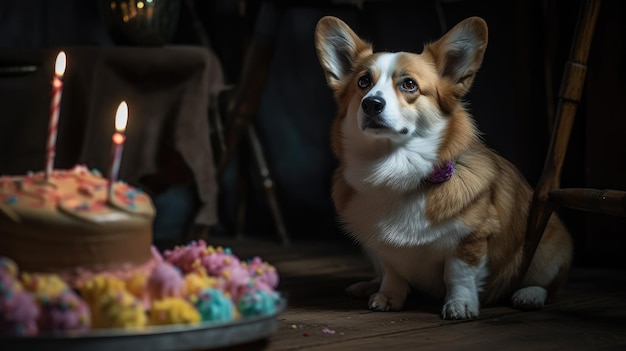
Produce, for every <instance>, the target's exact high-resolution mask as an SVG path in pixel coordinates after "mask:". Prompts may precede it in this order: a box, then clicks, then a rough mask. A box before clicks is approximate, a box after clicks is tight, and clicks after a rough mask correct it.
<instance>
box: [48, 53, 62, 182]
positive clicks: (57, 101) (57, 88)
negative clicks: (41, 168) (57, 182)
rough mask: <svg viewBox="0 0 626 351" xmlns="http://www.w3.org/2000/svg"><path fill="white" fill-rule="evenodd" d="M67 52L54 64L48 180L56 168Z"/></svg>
mask: <svg viewBox="0 0 626 351" xmlns="http://www.w3.org/2000/svg"><path fill="white" fill-rule="evenodd" d="M65 66H66V58H65V52H63V51H61V52H59V54H58V55H57V59H56V62H55V65H54V78H52V102H51V103H50V122H49V123H50V124H49V126H48V144H47V149H46V168H45V175H46V181H47V180H49V179H50V175H51V174H52V170H53V168H54V156H55V154H56V143H57V131H58V129H59V111H60V109H61V93H62V92H63V74H64V73H65Z"/></svg>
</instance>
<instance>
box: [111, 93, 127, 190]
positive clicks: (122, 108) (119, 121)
mask: <svg viewBox="0 0 626 351" xmlns="http://www.w3.org/2000/svg"><path fill="white" fill-rule="evenodd" d="M127 122H128V105H127V104H126V101H122V102H121V103H120V105H119V107H118V108H117V112H116V113H115V133H113V138H112V139H113V152H112V156H111V167H110V170H109V199H110V200H111V199H113V196H114V185H115V183H116V182H117V177H118V175H119V171H120V162H121V161H122V150H123V149H124V141H125V140H126V135H124V132H125V131H126V123H127Z"/></svg>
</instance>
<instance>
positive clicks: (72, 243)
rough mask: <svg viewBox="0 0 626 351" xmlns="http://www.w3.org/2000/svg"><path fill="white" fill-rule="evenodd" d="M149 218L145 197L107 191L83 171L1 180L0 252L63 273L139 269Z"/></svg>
mask: <svg viewBox="0 0 626 351" xmlns="http://www.w3.org/2000/svg"><path fill="white" fill-rule="evenodd" d="M109 190H112V191H109ZM154 215H155V209H154V206H153V203H152V200H151V199H150V197H149V196H148V195H147V194H145V193H143V192H141V191H140V190H139V189H137V188H134V187H132V186H130V185H128V184H126V183H123V182H116V183H115V184H113V187H112V189H109V181H108V180H107V179H106V178H104V177H102V175H101V174H100V173H99V172H98V171H96V170H89V169H87V168H86V167H85V166H81V165H77V166H75V167H74V168H73V169H69V170H54V171H52V172H51V174H49V176H48V177H46V175H45V174H44V173H43V172H40V173H33V174H28V175H25V176H2V177H0V255H3V256H7V257H11V258H12V259H13V260H15V261H16V263H17V264H18V265H19V266H20V268H21V269H23V270H24V271H28V272H46V273H58V274H62V275H64V276H79V275H80V274H81V273H82V272H92V273H93V272H99V271H109V270H113V269H123V268H124V267H137V266H140V265H142V264H147V263H148V262H150V261H151V260H152V253H151V245H152V222H153V219H154Z"/></svg>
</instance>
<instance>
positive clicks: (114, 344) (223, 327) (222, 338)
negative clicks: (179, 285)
mask: <svg viewBox="0 0 626 351" xmlns="http://www.w3.org/2000/svg"><path fill="white" fill-rule="evenodd" d="M285 307H286V301H285V300H284V299H282V300H281V301H280V303H279V306H278V308H277V309H276V313H274V314H270V315H265V316H259V317H246V318H241V319H238V320H236V321H233V322H226V323H224V322H222V323H215V322H202V323H200V324H195V325H167V326H150V327H145V328H142V329H137V330H127V329H99V330H90V331H87V332H75V333H49V334H44V333H42V334H39V335H37V336H35V337H18V336H7V335H3V336H0V345H2V347H1V349H2V350H3V351H9V350H46V351H56V350H59V351H73V350H89V351H100V350H102V351H126V350H128V351H143V350H145V351H191V350H214V349H220V348H226V347H232V346H237V345H243V344H247V343H253V342H255V341H259V340H263V339H266V338H269V337H270V336H271V335H272V334H274V333H275V332H276V330H277V329H278V321H277V316H278V315H279V314H280V313H281V312H282V311H283V310H284V309H285Z"/></svg>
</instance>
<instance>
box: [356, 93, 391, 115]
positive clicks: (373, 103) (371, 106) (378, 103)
mask: <svg viewBox="0 0 626 351" xmlns="http://www.w3.org/2000/svg"><path fill="white" fill-rule="evenodd" d="M361 107H362V108H363V112H365V114H366V115H368V116H376V115H378V114H379V113H381V112H383V110H384V109H385V99H383V98H382V97H380V96H370V97H367V98H365V99H363V101H362V102H361Z"/></svg>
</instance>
